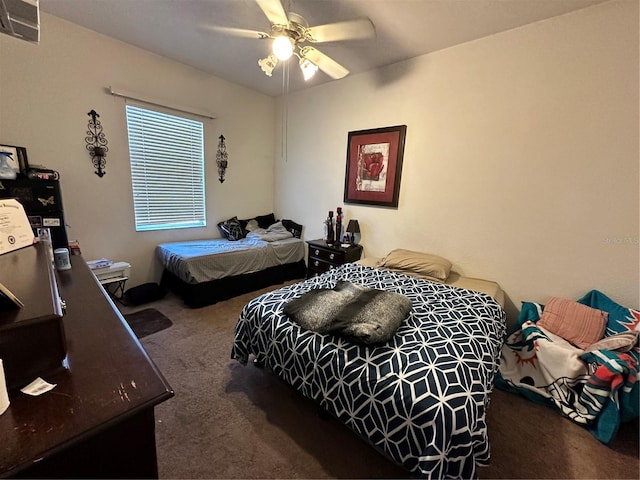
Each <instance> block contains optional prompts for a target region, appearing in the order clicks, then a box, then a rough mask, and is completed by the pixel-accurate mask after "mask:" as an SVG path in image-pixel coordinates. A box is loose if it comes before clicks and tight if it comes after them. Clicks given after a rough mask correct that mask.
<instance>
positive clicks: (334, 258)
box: [307, 239, 362, 278]
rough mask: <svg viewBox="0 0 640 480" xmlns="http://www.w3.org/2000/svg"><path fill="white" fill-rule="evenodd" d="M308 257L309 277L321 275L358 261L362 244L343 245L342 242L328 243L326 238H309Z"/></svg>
mask: <svg viewBox="0 0 640 480" xmlns="http://www.w3.org/2000/svg"><path fill="white" fill-rule="evenodd" d="M307 243H308V244H309V256H308V258H307V278H310V277H315V276H316V275H320V274H321V273H324V272H326V271H328V270H331V269H332V268H336V267H338V266H340V265H342V264H345V263H350V262H356V261H358V260H360V257H361V256H362V246H361V245H351V246H349V247H341V246H340V244H335V245H333V246H329V245H327V242H325V241H324V240H322V239H320V240H309V241H308V242H307Z"/></svg>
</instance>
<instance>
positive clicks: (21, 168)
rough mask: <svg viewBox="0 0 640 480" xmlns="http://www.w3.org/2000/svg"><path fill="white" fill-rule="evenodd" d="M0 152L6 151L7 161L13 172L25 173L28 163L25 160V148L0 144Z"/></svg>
mask: <svg viewBox="0 0 640 480" xmlns="http://www.w3.org/2000/svg"><path fill="white" fill-rule="evenodd" d="M0 152H6V153H9V154H10V155H9V156H8V157H7V163H8V164H9V166H10V167H11V168H13V170H15V172H16V173H17V174H18V175H20V174H22V175H25V176H26V175H27V171H28V170H29V163H28V161H27V149H26V148H24V147H14V146H13V145H0Z"/></svg>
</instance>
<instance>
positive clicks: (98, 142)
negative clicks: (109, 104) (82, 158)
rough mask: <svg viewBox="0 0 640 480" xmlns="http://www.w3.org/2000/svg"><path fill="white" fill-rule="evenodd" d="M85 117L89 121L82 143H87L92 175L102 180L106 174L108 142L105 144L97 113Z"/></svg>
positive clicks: (90, 113)
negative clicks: (93, 170)
mask: <svg viewBox="0 0 640 480" xmlns="http://www.w3.org/2000/svg"><path fill="white" fill-rule="evenodd" d="M87 115H89V116H90V117H91V118H90V119H89V125H88V130H87V137H85V139H84V141H85V142H87V150H89V155H91V161H92V162H93V167H94V168H95V169H96V171H95V172H94V173H95V174H96V175H98V176H99V177H100V178H102V177H104V176H105V175H106V174H107V172H105V171H104V169H105V166H106V164H107V160H106V157H107V152H108V151H109V147H107V143H109V142H107V139H106V138H105V136H104V132H103V131H102V123H100V120H98V118H99V117H100V115H98V112H96V111H95V110H91V111H90V112H89V113H87Z"/></svg>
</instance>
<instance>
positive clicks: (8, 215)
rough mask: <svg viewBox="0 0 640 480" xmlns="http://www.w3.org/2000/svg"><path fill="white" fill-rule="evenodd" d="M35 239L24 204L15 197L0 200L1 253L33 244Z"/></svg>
mask: <svg viewBox="0 0 640 480" xmlns="http://www.w3.org/2000/svg"><path fill="white" fill-rule="evenodd" d="M34 239H35V236H34V235H33V230H32V229H31V224H30V223H29V218H28V217H27V214H26V213H25V211H24V207H23V206H22V204H21V203H20V202H18V201H17V200H16V199H14V198H7V199H3V200H0V255H2V254H3V253H7V252H12V251H14V250H17V249H19V248H22V247H26V246H28V245H31V244H33V241H34Z"/></svg>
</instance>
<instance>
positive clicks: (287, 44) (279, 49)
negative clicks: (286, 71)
mask: <svg viewBox="0 0 640 480" xmlns="http://www.w3.org/2000/svg"><path fill="white" fill-rule="evenodd" d="M271 49H272V50H273V54H274V55H275V56H276V57H278V60H282V61H284V60H288V59H289V58H290V57H291V55H293V40H292V39H291V38H290V37H288V36H286V35H281V36H279V37H276V38H274V39H273V45H272V46H271Z"/></svg>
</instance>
